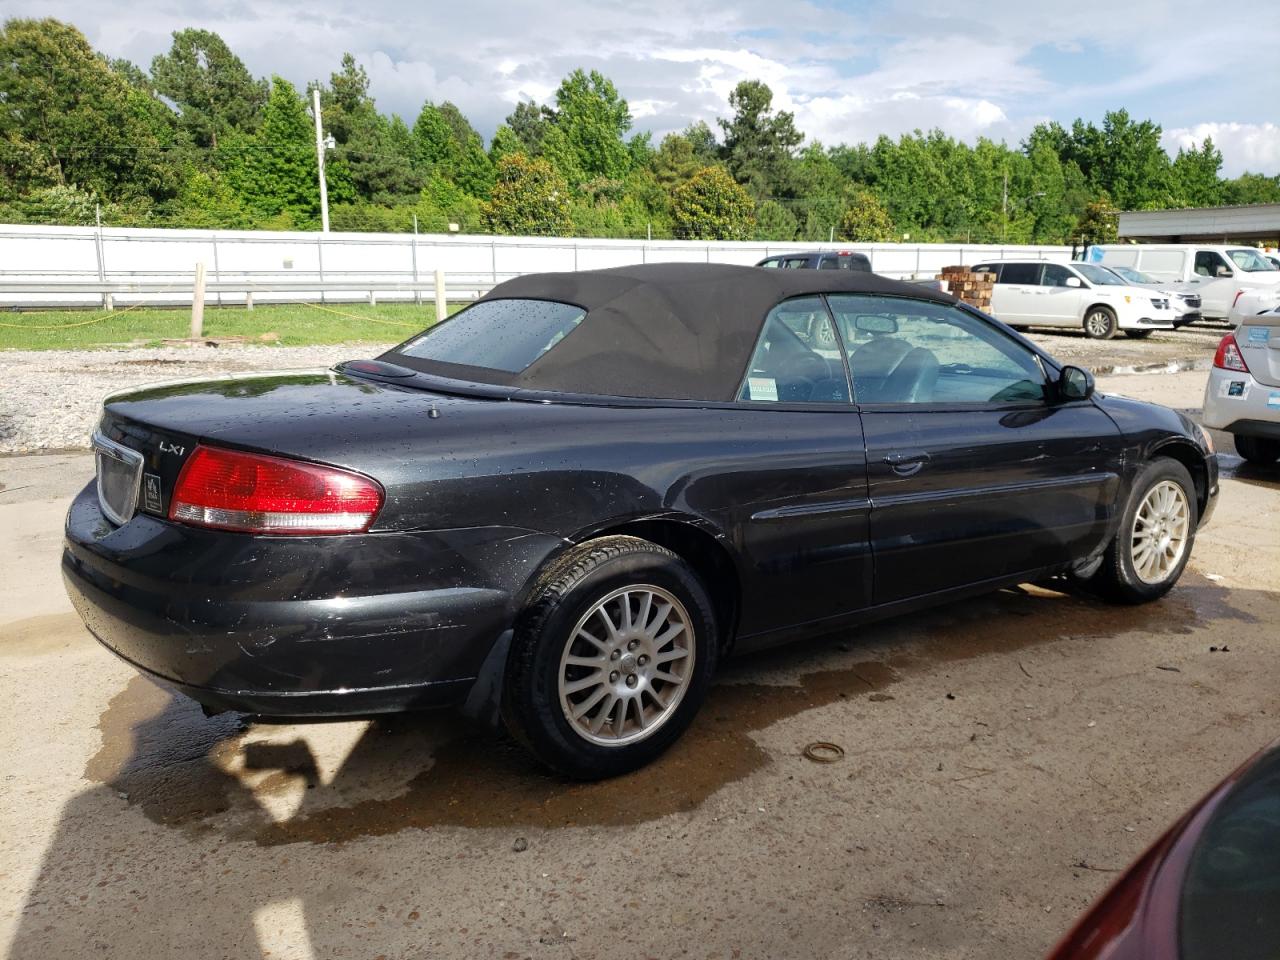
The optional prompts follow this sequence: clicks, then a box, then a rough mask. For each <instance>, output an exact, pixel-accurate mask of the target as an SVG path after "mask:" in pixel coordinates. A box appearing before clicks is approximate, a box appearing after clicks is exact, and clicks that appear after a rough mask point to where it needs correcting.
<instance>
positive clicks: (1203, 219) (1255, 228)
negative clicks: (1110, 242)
mask: <svg viewBox="0 0 1280 960" xmlns="http://www.w3.org/2000/svg"><path fill="white" fill-rule="evenodd" d="M1117 232H1118V234H1119V236H1121V237H1123V238H1125V239H1131V240H1149V241H1152V242H1161V243H1193V242H1201V243H1204V242H1213V243H1231V242H1233V241H1239V240H1275V239H1277V238H1280V203H1251V204H1246V205H1243V206H1234V207H1191V208H1187V209H1184V210H1126V211H1123V212H1122V213H1121V214H1120V223H1119V229H1118V231H1117Z"/></svg>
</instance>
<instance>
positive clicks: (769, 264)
mask: <svg viewBox="0 0 1280 960" xmlns="http://www.w3.org/2000/svg"><path fill="white" fill-rule="evenodd" d="M760 266H762V267H771V268H773V269H774V270H776V269H778V267H779V266H780V262H779V261H778V260H765V261H763V262H762V263H761V264H760Z"/></svg>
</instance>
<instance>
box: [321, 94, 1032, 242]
mask: <svg viewBox="0 0 1280 960" xmlns="http://www.w3.org/2000/svg"><path fill="white" fill-rule="evenodd" d="M319 102H320V101H319V100H317V101H316V103H319ZM319 109H320V108H319V107H317V108H316V111H317V112H319ZM1000 222H1001V227H1000V242H1001V243H1004V242H1005V241H1006V240H1008V239H1009V169H1008V168H1007V167H1006V168H1005V171H1004V189H1003V190H1001V191H1000ZM326 229H327V228H326Z"/></svg>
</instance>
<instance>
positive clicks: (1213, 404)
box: [1204, 367, 1280, 437]
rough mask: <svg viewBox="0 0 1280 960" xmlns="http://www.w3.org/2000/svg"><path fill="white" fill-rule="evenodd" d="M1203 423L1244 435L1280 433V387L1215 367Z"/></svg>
mask: <svg viewBox="0 0 1280 960" xmlns="http://www.w3.org/2000/svg"><path fill="white" fill-rule="evenodd" d="M1204 425H1205V426H1206V427H1210V428H1212V429H1214V430H1225V431H1226V432H1228V433H1239V434H1242V435H1244V436H1254V437H1276V436H1280V387H1269V386H1267V385H1266V384H1264V383H1259V382H1258V381H1257V380H1256V379H1254V377H1253V375H1252V374H1248V373H1243V372H1241V371H1238V370H1221V369H1219V368H1217V367H1215V368H1213V369H1212V370H1210V371H1209V380H1208V382H1207V383H1206V384H1205V388H1204Z"/></svg>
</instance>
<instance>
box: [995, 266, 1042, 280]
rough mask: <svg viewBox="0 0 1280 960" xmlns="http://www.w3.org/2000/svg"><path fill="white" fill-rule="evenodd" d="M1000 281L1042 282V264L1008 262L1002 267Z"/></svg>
mask: <svg viewBox="0 0 1280 960" xmlns="http://www.w3.org/2000/svg"><path fill="white" fill-rule="evenodd" d="M998 282H999V283H1030V284H1038V283H1039V282H1040V264H1038V263H1006V264H1004V266H1002V267H1001V268H1000V279H999V281H998Z"/></svg>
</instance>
